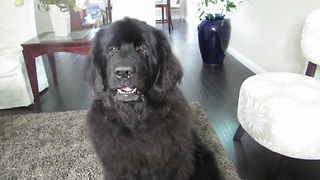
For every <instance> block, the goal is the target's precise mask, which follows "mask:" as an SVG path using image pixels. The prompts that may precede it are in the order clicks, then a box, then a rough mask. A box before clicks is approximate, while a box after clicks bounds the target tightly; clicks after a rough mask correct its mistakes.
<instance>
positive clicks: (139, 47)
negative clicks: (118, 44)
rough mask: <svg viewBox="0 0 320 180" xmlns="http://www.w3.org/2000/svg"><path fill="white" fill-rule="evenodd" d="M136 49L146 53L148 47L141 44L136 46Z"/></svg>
mask: <svg viewBox="0 0 320 180" xmlns="http://www.w3.org/2000/svg"><path fill="white" fill-rule="evenodd" d="M136 51H138V52H139V53H142V54H144V53H146V49H145V48H144V47H143V46H141V45H140V46H137V47H136Z"/></svg>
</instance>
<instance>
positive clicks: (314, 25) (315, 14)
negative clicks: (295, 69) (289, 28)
mask: <svg viewBox="0 0 320 180" xmlns="http://www.w3.org/2000/svg"><path fill="white" fill-rule="evenodd" d="M319 22H320V8H318V9H316V10H313V11H312V12H311V13H310V14H309V15H308V17H307V18H306V20H305V25H304V28H303V31H302V35H301V49H302V54H303V56H304V57H305V58H306V59H307V60H308V61H311V62H313V63H315V64H317V65H319V64H320V50H319V49H320V23H319Z"/></svg>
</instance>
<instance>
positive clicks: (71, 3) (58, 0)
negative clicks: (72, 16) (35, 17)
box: [38, 0, 86, 12]
mask: <svg viewBox="0 0 320 180" xmlns="http://www.w3.org/2000/svg"><path fill="white" fill-rule="evenodd" d="M85 2H86V0H39V4H38V9H39V10H40V11H47V12H48V11H50V5H55V6H57V7H58V8H59V9H60V11H62V12H67V11H70V9H71V8H73V10H74V11H79V10H80V9H84V8H85Z"/></svg>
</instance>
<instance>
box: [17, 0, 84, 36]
mask: <svg viewBox="0 0 320 180" xmlns="http://www.w3.org/2000/svg"><path fill="white" fill-rule="evenodd" d="M24 1H25V0H14V5H15V6H18V7H19V6H22V5H23V3H24ZM86 4H87V0H38V9H39V10H40V11H43V12H48V13H49V16H50V19H51V23H52V27H53V31H54V32H55V34H56V36H58V37H64V36H68V35H69V33H70V31H71V25H70V23H71V22H70V16H74V17H75V18H74V19H77V18H78V17H80V15H79V12H78V11H79V10H80V9H85V7H86ZM76 16H77V17H76ZM78 19H79V18H78ZM72 23H73V27H75V26H76V28H77V29H76V30H79V29H81V28H82V21H81V19H79V22H72ZM79 26H80V27H79Z"/></svg>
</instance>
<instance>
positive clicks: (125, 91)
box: [114, 86, 144, 101]
mask: <svg viewBox="0 0 320 180" xmlns="http://www.w3.org/2000/svg"><path fill="white" fill-rule="evenodd" d="M114 99H115V100H116V101H138V100H141V101H144V96H143V94H142V93H140V91H138V89H137V88H131V87H128V86H123V87H122V88H119V89H117V91H116V94H115V96H114Z"/></svg>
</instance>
